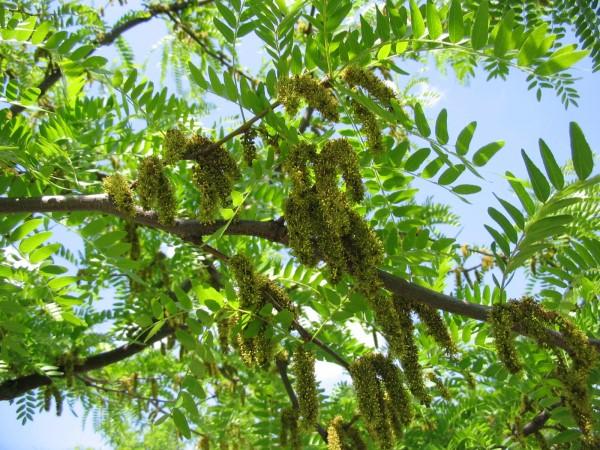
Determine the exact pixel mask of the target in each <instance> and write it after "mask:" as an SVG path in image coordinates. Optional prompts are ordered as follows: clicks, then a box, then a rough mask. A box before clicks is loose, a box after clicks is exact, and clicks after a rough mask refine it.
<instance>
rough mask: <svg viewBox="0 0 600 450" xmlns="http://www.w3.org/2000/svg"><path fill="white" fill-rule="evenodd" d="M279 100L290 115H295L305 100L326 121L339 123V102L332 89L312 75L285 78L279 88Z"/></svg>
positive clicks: (280, 82)
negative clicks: (301, 102)
mask: <svg viewBox="0 0 600 450" xmlns="http://www.w3.org/2000/svg"><path fill="white" fill-rule="evenodd" d="M277 100H279V101H280V102H281V103H282V104H283V106H284V107H285V110H286V111H287V113H288V114H290V115H295V114H296V113H297V112H298V109H299V108H300V101H301V100H304V101H305V102H306V103H307V104H308V105H309V106H311V107H313V108H315V109H316V110H317V111H319V112H320V113H321V115H322V116H323V118H324V119H326V120H330V121H332V122H337V121H338V119H339V113H338V106H339V105H338V101H337V99H336V98H335V97H334V95H333V94H332V92H331V90H330V89H327V88H326V87H324V86H323V85H322V84H321V83H319V82H318V81H317V80H315V79H314V78H313V77H311V76H310V75H295V76H293V77H292V78H284V79H282V80H280V81H279V84H278V86H277Z"/></svg>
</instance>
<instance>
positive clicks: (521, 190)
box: [505, 171, 535, 215]
mask: <svg viewBox="0 0 600 450" xmlns="http://www.w3.org/2000/svg"><path fill="white" fill-rule="evenodd" d="M505 176H506V178H507V179H508V182H509V184H510V186H511V187H512V188H513V191H515V194H517V197H518V198H519V201H520V202H521V204H522V205H523V207H524V208H525V211H527V214H529V215H531V214H533V213H534V212H535V205H534V203H533V200H532V199H531V197H530V196H529V194H528V193H527V191H526V190H525V187H524V186H523V182H522V181H521V180H520V179H519V178H517V177H515V176H514V175H513V174H512V173H511V172H508V171H507V172H506V173H505Z"/></svg>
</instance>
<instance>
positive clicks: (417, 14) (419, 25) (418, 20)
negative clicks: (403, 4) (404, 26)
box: [410, 0, 425, 39]
mask: <svg viewBox="0 0 600 450" xmlns="http://www.w3.org/2000/svg"><path fill="white" fill-rule="evenodd" d="M410 18H411V19H410V21H411V23H412V30H413V37H414V38H415V39H418V38H420V37H421V36H423V35H424V34H425V21H424V20H423V15H422V14H421V10H420V9H419V5H417V2H416V1H415V0H410Z"/></svg>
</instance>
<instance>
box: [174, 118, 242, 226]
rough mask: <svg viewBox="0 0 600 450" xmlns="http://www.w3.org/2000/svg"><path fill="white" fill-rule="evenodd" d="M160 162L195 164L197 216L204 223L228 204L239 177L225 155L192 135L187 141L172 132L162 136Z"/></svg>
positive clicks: (211, 143) (231, 159)
mask: <svg viewBox="0 0 600 450" xmlns="http://www.w3.org/2000/svg"><path fill="white" fill-rule="evenodd" d="M164 160H165V162H166V164H174V163H176V162H177V161H179V160H191V161H195V163H196V164H195V165H194V167H193V169H192V178H193V180H194V183H195V184H196V186H197V188H198V190H199V192H200V217H201V218H202V220H203V221H205V222H211V221H212V220H214V217H215V215H216V213H217V212H218V211H219V209H220V208H222V207H224V206H226V205H227V204H228V203H229V197H230V195H231V191H232V190H233V184H234V182H235V181H236V180H237V179H238V178H239V177H240V171H239V169H238V167H237V164H236V162H235V160H234V159H233V157H232V156H231V155H230V154H229V152H228V151H227V150H226V149H225V148H223V147H222V146H215V143H214V142H213V141H211V140H210V139H208V138H206V137H204V136H201V135H199V134H195V135H193V136H192V137H191V138H188V137H186V136H185V135H184V134H183V132H181V131H180V130H177V129H173V130H169V131H167V133H166V135H165V141H164Z"/></svg>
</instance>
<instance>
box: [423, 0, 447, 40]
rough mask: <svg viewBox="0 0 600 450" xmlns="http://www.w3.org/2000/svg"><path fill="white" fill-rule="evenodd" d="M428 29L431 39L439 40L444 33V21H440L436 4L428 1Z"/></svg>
mask: <svg viewBox="0 0 600 450" xmlns="http://www.w3.org/2000/svg"><path fill="white" fill-rule="evenodd" d="M426 10H427V28H428V29H429V37H430V38H431V39H437V38H438V37H439V36H440V35H441V34H442V31H443V28H442V21H441V20H440V13H439V12H438V10H437V8H436V7H435V3H433V1H431V0H427V6H426Z"/></svg>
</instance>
